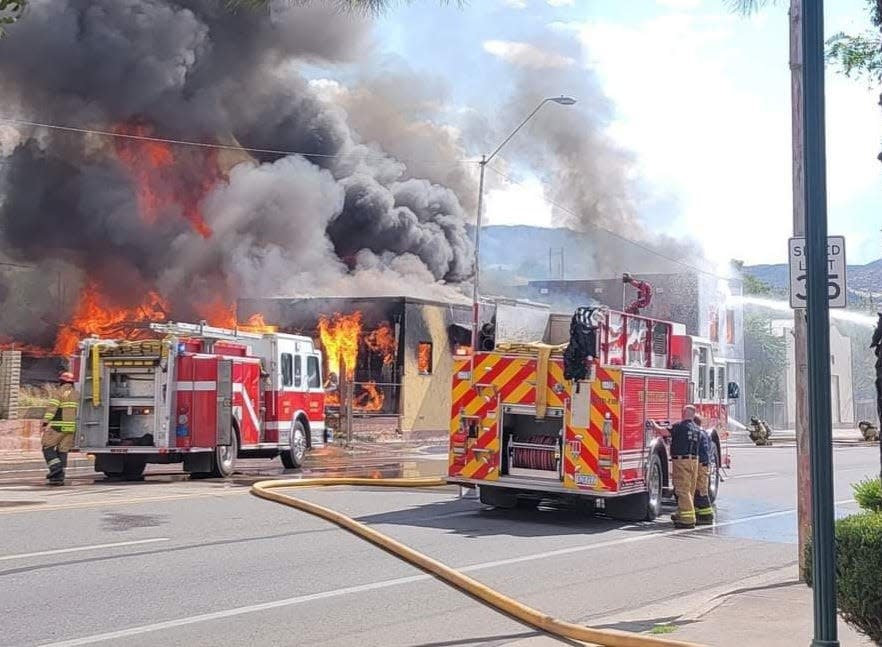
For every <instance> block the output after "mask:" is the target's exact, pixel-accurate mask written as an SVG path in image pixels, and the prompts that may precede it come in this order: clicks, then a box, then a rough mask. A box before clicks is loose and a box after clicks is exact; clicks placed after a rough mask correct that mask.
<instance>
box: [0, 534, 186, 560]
mask: <svg viewBox="0 0 882 647" xmlns="http://www.w3.org/2000/svg"><path fill="white" fill-rule="evenodd" d="M161 541H171V538H169V537H155V538H153V539H137V540H134V541H118V542H116V543H113V544H95V545H93V546H77V547H76V548H58V549H56V550H41V551H39V552H37V553H19V554H18V555H3V556H0V562H5V561H8V560H11V559H28V558H29V557H43V556H44V555H61V554H63V553H79V552H82V551H85V550H101V549H102V548H118V547H120V546H139V545H141V544H155V543H158V542H161Z"/></svg>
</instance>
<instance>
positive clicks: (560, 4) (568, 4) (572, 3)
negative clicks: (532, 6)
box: [545, 0, 576, 7]
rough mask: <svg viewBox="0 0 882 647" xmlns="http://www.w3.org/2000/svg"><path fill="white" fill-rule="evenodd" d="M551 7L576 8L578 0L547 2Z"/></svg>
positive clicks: (551, 0) (553, 0)
mask: <svg viewBox="0 0 882 647" xmlns="http://www.w3.org/2000/svg"><path fill="white" fill-rule="evenodd" d="M545 1H546V2H547V3H548V4H549V6H551V7H575V6H576V0H545Z"/></svg>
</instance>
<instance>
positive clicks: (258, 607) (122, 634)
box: [43, 575, 431, 647]
mask: <svg viewBox="0 0 882 647" xmlns="http://www.w3.org/2000/svg"><path fill="white" fill-rule="evenodd" d="M428 579H431V576H429V575H411V576H410V577H399V578H397V579H394V580H385V581H383V582H372V583H370V584H361V585H359V586H347V587H346V588H343V589H334V590H333V591H324V592H322V593H311V594H309V595H298V596H297V597H294V598H286V599H284V600H276V601H275V602H264V603H263V604H252V605H250V606H247V607H237V608H235V609H227V610H225V611H215V612H214V613H202V614H199V615H197V616H190V617H188V618H179V619H178V620H167V621H166V622H157V623H156V624H152V625H143V626H140V627H131V628H130V629H122V630H120V631H111V632H109V633H106V634H97V635H94V636H85V637H83V638H74V639H73V640H63V641H61V642H55V643H48V644H46V645H44V646H43V647H77V646H78V645H92V644H94V643H98V642H104V641H107V640H119V639H120V638H129V637H131V636H138V635H140V634H145V633H149V632H151V631H162V630H163V629H173V628H174V627H183V626H186V625H192V624H196V623H198V622H208V621H210V620H220V619H222V618H231V617H233V616H241V615H244V614H246V613H255V612H257V611H268V610H270V609H278V608H280V607H288V606H293V605H295V604H303V603H304V602H313V601H315V600H325V599H327V598H334V597H337V596H340V595H349V594H352V593H365V592H367V591H376V590H377V589H385V588H388V587H390V586H398V585H399V584H410V583H411V582H419V581H420V580H428Z"/></svg>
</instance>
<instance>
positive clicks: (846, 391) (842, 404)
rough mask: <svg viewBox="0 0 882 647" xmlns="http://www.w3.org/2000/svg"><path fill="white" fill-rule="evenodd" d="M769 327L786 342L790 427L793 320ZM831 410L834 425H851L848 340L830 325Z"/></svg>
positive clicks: (791, 424) (790, 420) (793, 417)
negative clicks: (782, 336)
mask: <svg viewBox="0 0 882 647" xmlns="http://www.w3.org/2000/svg"><path fill="white" fill-rule="evenodd" d="M772 330H773V331H775V332H776V333H777V334H781V335H784V339H785V341H786V343H787V371H786V372H785V374H784V388H783V389H782V391H783V393H784V398H785V403H784V404H785V410H786V412H787V423H786V424H787V427H788V428H790V429H792V428H793V427H794V426H795V424H796V423H795V420H796V395H795V381H796V367H795V363H796V362H795V360H794V348H793V320H792V319H782V320H776V321H773V322H772ZM830 412H831V416H832V419H833V426H834V427H835V426H854V424H855V412H854V385H853V376H852V357H851V339H850V338H849V337H846V336H845V335H843V334H842V333H840V332H839V330H838V329H837V328H836V326H835V325H834V324H830Z"/></svg>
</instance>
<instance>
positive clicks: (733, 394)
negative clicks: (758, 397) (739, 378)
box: [728, 382, 741, 400]
mask: <svg viewBox="0 0 882 647" xmlns="http://www.w3.org/2000/svg"><path fill="white" fill-rule="evenodd" d="M728 395H729V399H730V400H737V399H738V398H739V397H741V387H739V386H738V383H737V382H729V394H728Z"/></svg>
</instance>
